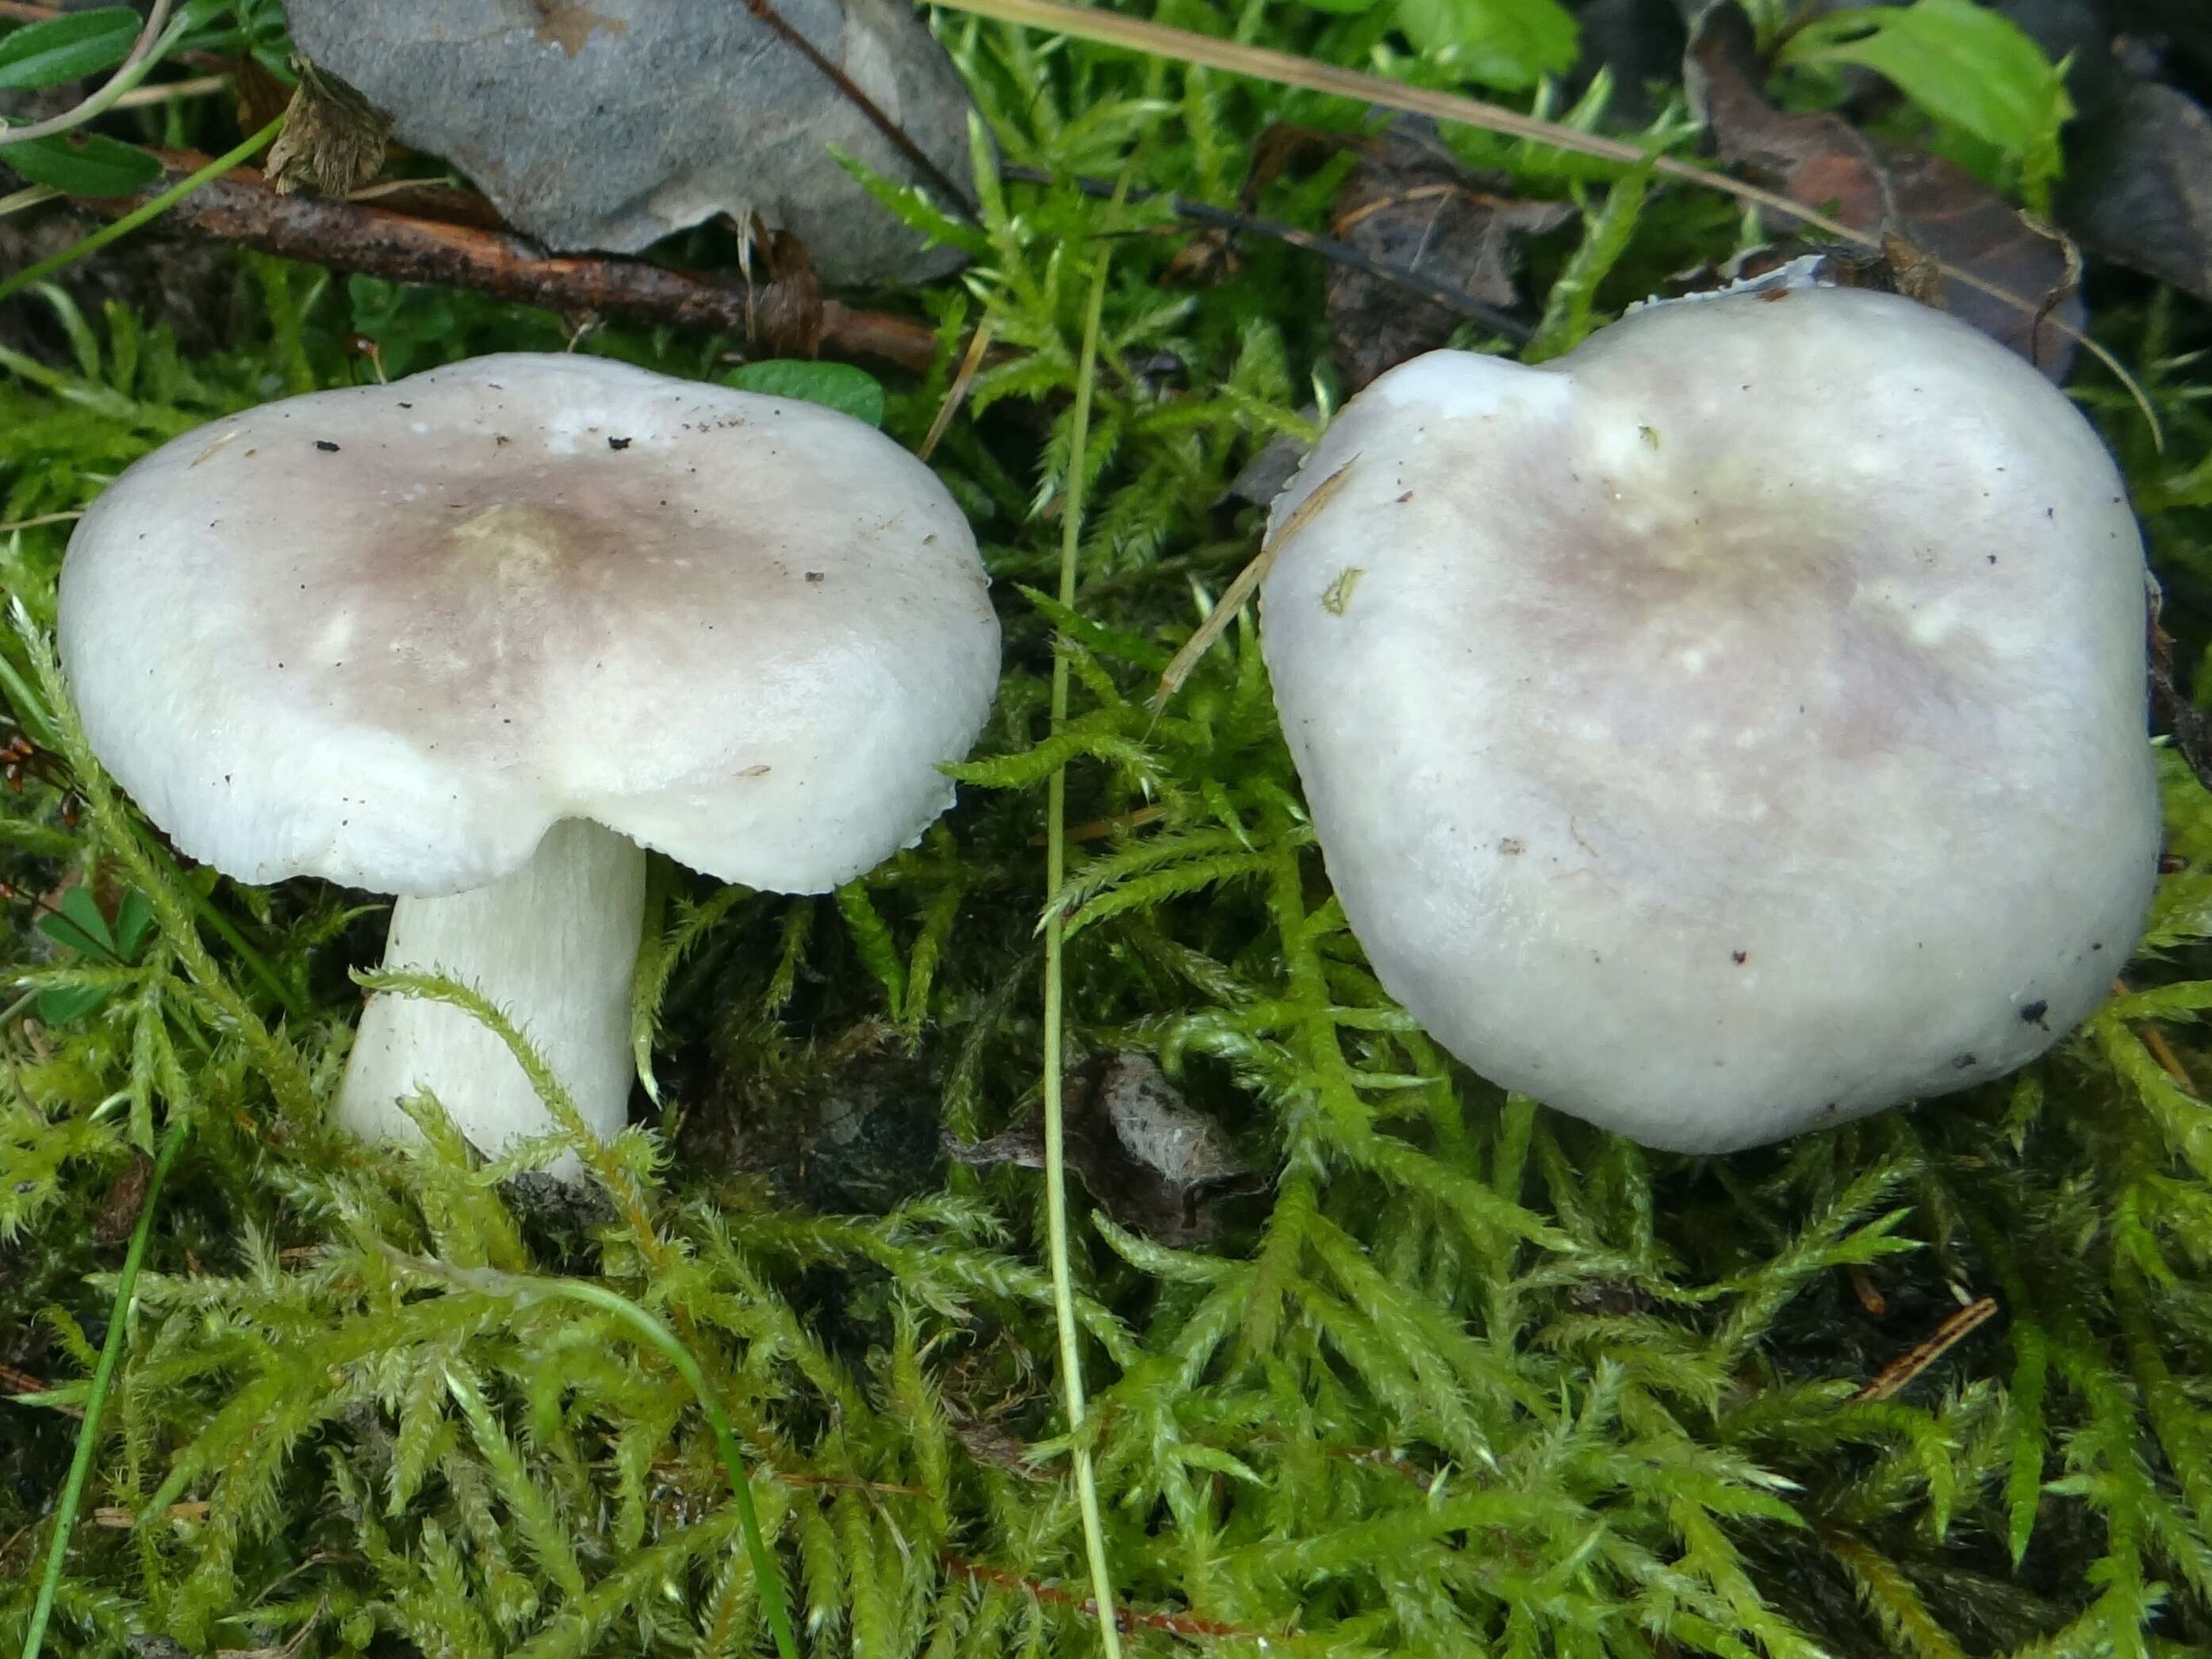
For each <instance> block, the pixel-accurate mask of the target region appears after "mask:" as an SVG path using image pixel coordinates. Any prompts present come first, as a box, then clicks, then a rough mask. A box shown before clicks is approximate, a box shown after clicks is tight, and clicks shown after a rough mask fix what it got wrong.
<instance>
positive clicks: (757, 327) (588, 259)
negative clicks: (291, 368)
mask: <svg viewBox="0 0 2212 1659" xmlns="http://www.w3.org/2000/svg"><path fill="white" fill-rule="evenodd" d="M155 155H156V156H157V157H158V159H159V160H160V161H161V163H162V166H163V167H164V168H165V169H166V170H167V176H166V177H164V178H163V179H160V180H158V181H157V182H156V183H155V184H154V185H151V186H150V187H149V189H148V190H147V191H145V192H143V194H141V195H137V196H118V197H100V198H98V199H93V198H86V197H77V198H73V199H75V200H76V202H77V204H78V205H79V206H81V207H82V208H84V209H85V210H88V211H91V212H95V213H100V214H104V215H114V214H118V213H123V212H127V211H129V210H131V209H132V208H134V207H137V206H138V205H139V204H142V203H143V202H145V201H146V200H148V199H149V198H150V197H153V196H155V195H157V194H159V193H160V192H161V191H164V190H166V189H167V188H169V187H170V186H171V185H173V184H174V183H175V182H176V181H177V180H178V179H181V178H183V177H184V176H185V175H186V174H187V173H190V172H191V171H192V170H193V169H194V168H195V167H199V166H202V165H204V161H205V158H204V157H203V156H199V155H194V154H192V153H191V152H185V151H172V150H158V151H156V152H155ZM163 222H164V223H166V224H168V225H171V226H173V227H175V228H179V229H183V230H189V231H191V232H193V233H195V234H199V235H203V236H210V237H214V238H216V239H218V240H222V241H227V242H235V243H238V244H240V246H246V247H252V248H258V249H259V250H260V251H261V252H264V253H274V254H276V255H279V256H280V257H282V258H288V259H299V260H302V261H305V262H306V263H307V264H319V265H326V266H328V267H330V268H331V269H333V270H357V271H361V272H362V273H363V274H365V275H368V276H381V277H384V278H386V279H387V280H389V281H392V282H399V283H442V284H445V285H447V286H448V287H453V288H466V289H476V290H477V291H478V292H480V293H484V294H489V295H492V296H494V297H495V298H497V299H501V300H509V301H516V302H518V303H520V304H523V305H534V306H543V307H546V308H548V309H549V310H554V311H561V312H568V313H577V312H589V311H611V312H617V313H623V314H624V315H628V316H632V317H640V318H643V319H647V320H648V321H652V322H658V323H671V324H674V325H677V326H678V327H683V328H700V329H712V330H716V331H722V332H726V333H731V334H736V335H740V336H742V337H744V339H745V340H746V341H747V342H748V343H750V344H753V345H756V346H758V347H761V348H763V349H766V350H768V351H770V352H772V353H775V354H776V355H779V356H802V357H810V356H814V355H815V354H816V353H817V351H823V350H826V351H829V352H831V353H834V354H835V355H836V356H850V357H872V358H876V359H878V360H880V361H883V362H890V363H895V364H897V365H898V366H899V367H901V368H908V369H913V370H920V369H923V368H927V367H928V365H929V362H930V360H931V359H932V357H933V356H934V355H935V353H936V349H937V337H936V334H935V332H934V331H933V330H932V329H931V328H930V327H929V326H928V325H927V324H924V323H918V322H913V321H910V320H908V319H906V318H903V317H895V316H891V315H889V314H887V313H881V312H872V311H859V310H855V309H854V308H853V307H848V306H844V305H841V304H839V303H838V302H837V301H835V300H829V299H824V298H823V296H822V292H821V288H820V284H819V283H817V281H816V280H815V278H814V276H813V275H812V273H811V271H799V272H794V273H792V274H790V275H787V276H779V277H777V278H776V279H775V280H773V281H770V282H767V283H750V284H748V283H744V282H743V281H740V280H735V279H731V278H726V277H722V276H711V275H708V274H706V273H702V272H698V271H689V270H675V269H672V268H671V267H669V266H665V265H657V264H651V263H649V262H647V261H646V260H643V259H630V258H621V257H619V256H617V255H611V254H577V255H568V254H548V253H546V252H544V251H543V250H542V249H540V248H539V247H538V246H537V245H536V244H534V243H532V242H531V241H530V240H528V239H526V238H525V237H522V236H518V235H516V234H513V232H511V231H501V230H491V229H486V228H483V227H481V226H475V225H465V224H457V223H453V222H448V221H445V220H440V219H428V218H419V217H416V216H412V215H410V214H405V213H401V212H397V211H395V210H392V208H390V207H388V206H385V205H383V204H369V203H365V202H355V201H333V200H331V199H330V198H329V197H321V196H313V195H309V194H307V193H306V192H304V191H302V192H298V193H295V194H293V195H289V196H286V195H279V194H278V193H277V191H276V188H275V186H274V185H270V183H269V181H268V180H267V179H265V178H264V176H263V175H262V174H260V173H257V172H255V171H253V170H252V169H251V168H247V167H240V168H238V169H237V170H236V171H234V172H233V173H229V174H228V175H226V176H225V177H223V178H222V179H216V180H215V181H214V182H213V183H211V184H209V185H206V186H204V188H203V189H201V190H200V191H197V192H196V193H195V194H193V195H192V196H191V197H187V198H185V200H184V201H182V202H179V204H177V205H176V206H175V207H173V208H172V209H171V210H169V212H168V213H167V215H166V216H164V219H163Z"/></svg>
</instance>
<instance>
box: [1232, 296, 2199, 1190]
mask: <svg viewBox="0 0 2212 1659" xmlns="http://www.w3.org/2000/svg"><path fill="white" fill-rule="evenodd" d="M1340 471H1342V474H1343V476H1342V477H1341V479H1340V481H1339V483H1338V484H1337V485H1336V487H1335V488H1334V489H1333V490H1332V491H1331V493H1330V495H1328V498H1327V499H1326V500H1325V501H1322V502H1321V503H1319V504H1318V505H1317V506H1316V508H1315V510H1314V513H1313V514H1312V515H1311V517H1310V518H1309V519H1308V520H1306V521H1305V523H1304V526H1302V527H1299V528H1297V529H1296V531H1295V533H1292V534H1291V535H1290V536H1288V537H1287V538H1285V540H1284V541H1283V543H1282V544H1281V546H1280V550H1279V558H1278V562H1276V564H1275V565H1274V568H1273V570H1272V572H1271V573H1270V574H1269V575H1268V578H1267V582H1266V585H1265V587H1264V589H1263V594H1264V599H1265V605H1266V632H1265V640H1266V648H1267V660H1268V664H1269V666H1270V669H1271V671H1272V672H1273V678H1274V686H1275V694H1276V697H1277V701H1278V703H1279V707H1280V708H1281V711H1282V715H1283V724H1284V729H1285V734H1286V736H1287V738H1288V739H1289V742H1290V744H1291V751H1292V753H1293V755H1294V757H1296V759H1297V766H1298V770H1299V775H1300V776H1301V778H1302V780H1303V781H1304V787H1305V791H1306V795H1307V799H1308V801H1309V803H1310V807H1311V810H1312V812H1313V816H1314V821H1315V824H1316V829H1317V830H1318V832H1319V835H1320V837H1321V841H1322V848H1323V849H1324V852H1325V854H1326V858H1327V862H1328V872H1329V875H1330V878H1331V879H1332V881H1333V883H1334V886H1335V888H1336V890H1337V892H1338V894H1339V896H1340V897H1341V899H1342V901H1343V904H1344V908H1345V914H1346V916H1347V918H1348V919H1349V920H1350V921H1351V924H1352V929H1353V931H1354V932H1355V933H1357V934H1358V937H1359V939H1360V940H1361V942H1362V944H1363V945H1364V946H1365V948H1366V951H1367V953H1368V956H1369V957H1370V960H1371V961H1372V962H1373V963H1374V966H1375V969H1376V972H1377V974H1378V975H1380V976H1381V978H1382V981H1383V984H1384V986H1385V987H1388V988H1389V991H1390V992H1391V994H1393V995H1395V996H1396V997H1397V998H1398V999H1400V1000H1401V1001H1402V1002H1403V1003H1404V1004H1405V1005H1406V1006H1407V1008H1408V1009H1409V1010H1410V1011H1411V1012H1413V1014H1414V1015H1415V1016H1416V1017H1417V1018H1419V1019H1420V1020H1421V1021H1422V1023H1423V1024H1425V1025H1426V1026H1427V1027H1428V1029H1429V1030H1431V1032H1432V1033H1433V1034H1434V1035H1435V1036H1437V1038H1438V1039H1439V1040H1440V1041H1442V1042H1443V1043H1444V1044H1445V1045H1446V1046H1447V1047H1448V1048H1450V1049H1451V1050H1452V1051H1453V1052H1454V1053H1455V1054H1458V1055H1459V1056H1460V1057H1461V1058H1462V1060H1466V1061H1467V1062H1468V1064H1469V1065H1470V1066H1473V1067H1474V1069H1475V1070H1476V1071H1478V1072H1480V1073H1483V1074H1484V1075H1485V1076H1486V1077H1489V1078H1491V1079H1493V1080H1495V1081H1497V1082H1498V1083H1501V1084H1504V1085H1507V1086H1508V1087H1510V1088H1515V1089H1519V1090H1522V1091H1526V1092H1528V1093H1529V1094H1531V1095H1533V1096H1534V1097H1536V1098H1537V1099H1539V1100H1541V1101H1544V1102H1546V1103H1549V1104H1551V1105H1553V1106H1555V1107H1558V1108H1559V1109H1562V1110H1565V1111H1567V1112H1571V1113H1572V1114H1574V1115H1577V1116H1580V1117H1583V1118H1587V1119H1589V1120H1590V1121H1593V1122H1595V1123H1598V1124H1601V1125H1604V1126H1606V1127H1611V1128H1614V1129H1618V1130H1620V1131H1621V1132H1623V1133H1626V1134H1629V1135H1632V1136H1633V1137H1635V1138H1636V1139H1638V1140H1641V1141H1644V1142H1646V1143H1647V1144H1650V1145H1652V1146H1664V1147H1673V1148H1679V1149H1683V1150H1690V1151H1711V1150H1723V1149H1728V1148H1734V1147H1740V1146H1751V1145H1755V1144H1758V1143H1759V1142H1763V1141H1767V1140H1772V1139H1778V1138H1780V1137H1783V1136H1785V1135H1789V1134H1791V1133H1796V1132H1797V1131H1799V1130H1802V1129H1806V1128H1810V1127H1815V1126H1818V1125H1820V1124H1823V1123H1829V1122H1834V1121H1839V1120H1841V1119H1843V1118H1847V1117H1850V1116H1854V1115H1859V1114H1863V1113H1866V1112H1869V1111H1873V1110H1875V1109H1879V1108H1881V1107H1883V1106H1886V1105H1889V1104H1893V1103H1896V1102H1899V1101H1900V1100H1904V1099H1907V1098H1910V1097H1916V1096H1922V1095H1930V1094H1938V1093H1942V1092H1944V1091H1948V1090H1952V1089H1957V1088H1961V1087H1964V1086H1966V1085H1970V1084H1973V1083H1978V1082H1980V1081H1982V1080H1984V1079H1988V1078H1991V1077H1995V1076H1997V1075H1999V1074H2001V1073H2004V1072H2007V1071H2008V1070H2011V1069H2012V1068H2014V1067H2015V1066H2020V1065H2021V1064H2023V1063H2024V1062H2025V1061H2027V1060H2029V1059H2031V1058H2033V1056H2034V1055H2036V1054H2039V1053H2040V1052H2042V1051H2043V1050H2044V1049H2045V1048H2048V1047H2049V1046H2050V1045H2051V1043H2052V1042H2055V1041H2057V1037H2058V1036H2060V1035H2061V1034H2063V1033H2064V1032H2065V1031H2067V1030H2069V1029H2070V1028H2071V1027H2072V1026H2074V1025H2075V1024H2077V1023H2078V1022H2079V1021H2080V1020H2081V1018H2083V1017H2084V1016H2085V1015H2086V1014H2087V1012H2089V1011H2090V1009H2092V1008H2093V1006H2095V1005H2096V1003H2097V1002H2098V1001H2099V1000H2100V998H2101V997H2102V996H2103V995H2104V994H2105V992H2106V987H2107V986H2108V985H2109V984H2110V982H2111V981H2112V976H2113V975H2114V974H2115V973H2117V972H2118V970H2119V969H2120V968H2121V967H2122V965H2123V964H2124V963H2125V961H2126V959H2127V956H2128V952H2129V951H2130V947H2131V945H2133V943H2134V941H2135V939H2136V934H2137V931H2138V929H2139V927H2140V926H2141V923H2142V916H2143V914H2144V911H2145V908H2146V906H2147V904H2148V900H2149V896H2150V891H2151V887H2152V884H2153V881H2154V865H2155V860H2156V854H2157V850H2158V841H2159V811H2158V800H2157V796H2156V793H2155V789H2154V781H2153V776H2152V768H2151V757H2150V751H2149V748H2148V744H2147V742H2146V738H2145V727H2146V710H2145V694H2144V653H2145V644H2144V586H2143V583H2144V573H2143V562H2142V544H2141V541H2140V538H2139V536H2138V533H2137V531H2136V526H2135V522H2134V520H2133V519H2132V518H2131V517H2130V513H2129V511H2128V508H2127V505H2126V502H2125V501H2124V489H2123V486H2122V483H2121V481H2120V479H2119V477H2118V474H2117V472H2116V471H2115V470H2114V468H2113V465H2112V461H2111V460H2110V459H2109V458H2108V457H2107V456H2106V453H2105V451H2104V449H2103V447H2101V446H2100V443H2099V442H2098V440H2097V438H2096V436H2095V435H2094V434H2093V432H2092V430H2091V429H2090V428H2089V427H2088V425H2087V422H2084V421H2083V420H2082V418H2081V416H2080V415H2079V414H2078V413H2077V412H2076V411H2075V410H2074V409H2073V407H2072V406H2071V404H2069V403H2068V401H2067V400H2066V398H2064V397H2063V395H2062V394H2060V393H2058V392H2056V391H2054V390H2053V389H2052V388H2051V386H2048V385H2047V384H2046V383H2045V381H2044V380H2043V379H2042V377H2041V376H2040V375H2039V374H2037V373H2036V372H2035V370H2034V369H2033V368H2030V367H2029V366H2028V365H2027V364H2026V363H2024V362H2021V361H2020V360H2019V359H2017V358H2015V357H2014V356H2012V355H2011V354H2009V353H2008V352H2007V351H2005V350H2004V349H2002V348H2001V347H1999V346H1997V345H1996V344H1995V343H1992V342H1990V340H1988V339H1987V338H1985V337H1983V336H1982V335H1980V334H1978V333H1977V332H1975V331H1973V330H1972V329H1970V328H1968V327H1966V325H1963V324H1960V323H1958V322H1955V321H1954V320H1953V319H1949V318H1948V317H1946V316H1943V315H1942V314H1941V313H1937V312H1935V311H1932V310H1929V309H1927V308H1925V307H1921V306H1919V305H1917V304H1914V303H1912V302H1911V301H1906V300H1903V299H1899V298H1896V297H1893V296H1890V295H1881V294H1875V293H1869V292H1863V291H1846V290H1830V289H1814V290H1790V291H1778V292H1771V293H1766V294H1755V295H1732V296H1729V297H1727V298H1723V299H1710V300H1705V301H1700V302H1699V303H1695V304H1668V305H1662V306H1656V307H1647V308H1645V309H1643V310H1641V311H1638V313H1634V314H1632V315H1631V316H1630V317H1628V318H1627V319H1625V320H1623V321H1621V322H1620V323H1619V324H1617V325H1614V326H1613V327H1611V328H1608V329H1606V330H1604V331H1601V332H1600V333H1599V334H1597V335H1596V336H1595V337H1593V338H1592V339H1591V340H1590V341H1589V343H1587V344H1585V345H1584V346H1583V347H1582V349H1579V350H1577V351H1576V352H1574V353H1572V354H1571V355H1570V356H1567V357H1565V358H1563V359H1561V360H1559V361H1558V362H1553V363H1550V364H1547V365H1545V366H1543V367H1541V368H1524V367H1522V366H1520V365H1518V364H1515V363H1512V362H1504V361H1500V360H1498V359H1495V358H1490V357H1482V356H1471V355H1468V354H1464V353H1457V352H1437V353H1434V354H1431V355H1430V356H1425V357H1422V358H1419V359H1417V360H1416V361H1414V362H1410V363H1407V364H1406V365H1404V366H1403V367H1401V368H1398V369H1395V370H1394V371H1393V372H1391V373H1390V374H1386V375H1384V376H1383V378H1382V379H1380V380H1376V382H1375V384H1374V385H1373V386H1370V387H1369V388H1368V389H1367V390H1366V391H1365V392H1363V393H1362V394H1361V395H1360V396H1359V397H1358V398H1355V399H1354V400H1353V401H1352V403H1351V404H1349V405H1348V406H1347V407H1346V409H1345V410H1343V411H1342V412H1341V413H1340V415H1339V416H1338V417H1337V419H1336V421H1335V422H1334V424H1333V425H1331V427H1330V428H1329V429H1328V433H1327V434H1326V435H1324V437H1323V438H1322V442H1321V444H1320V446H1319V447H1317V448H1316V451H1315V453H1314V454H1313V455H1312V456H1311V457H1310V459H1308V461H1307V462H1306V465H1305V466H1304V470H1303V471H1302V472H1301V473H1300V475H1299V477H1298V478H1297V480H1296V481H1295V482H1294V483H1292V484H1291V488H1290V489H1288V490H1287V491H1286V492H1285V495H1283V497H1282V498H1281V500H1280V501H1279V502H1278V503H1277V504H1276V507H1275V510H1274V524H1275V526H1276V528H1277V529H1278V530H1281V529H1283V528H1284V527H1285V526H1286V521H1287V520H1289V518H1290V516H1291V513H1294V512H1295V511H1296V510H1297V508H1298V507H1299V505H1300V503H1301V502H1303V501H1304V500H1305V499H1306V497H1307V496H1308V495H1311V494H1313V493H1314V491H1315V490H1316V487H1317V486H1319V485H1320V484H1322V483H1323V481H1325V480H1328V479H1329V478H1331V477H1333V476H1334V475H1336V474H1338V473H1339V472H1340Z"/></svg>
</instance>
